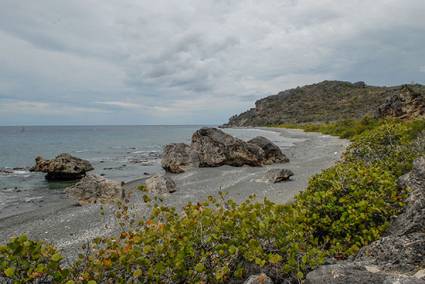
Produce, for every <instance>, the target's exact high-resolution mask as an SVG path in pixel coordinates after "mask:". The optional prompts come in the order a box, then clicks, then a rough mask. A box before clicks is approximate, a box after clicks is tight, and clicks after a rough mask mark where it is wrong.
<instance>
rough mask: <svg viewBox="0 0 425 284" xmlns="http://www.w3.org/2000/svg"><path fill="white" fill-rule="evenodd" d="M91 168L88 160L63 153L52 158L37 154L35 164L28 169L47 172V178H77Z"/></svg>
mask: <svg viewBox="0 0 425 284" xmlns="http://www.w3.org/2000/svg"><path fill="white" fill-rule="evenodd" d="M91 170H93V166H92V165H91V164H90V162H89V161H86V160H83V159H80V158H76V157H73V156H71V155H70V154H67V153H63V154H60V155H59V156H57V157H56V158H54V159H52V160H44V159H43V158H42V157H40V156H38V157H37V158H35V165H34V166H33V167H32V168H31V169H30V171H32V172H43V173H47V175H46V179H47V180H77V179H81V178H82V177H84V176H85V175H86V173H87V172H88V171H91Z"/></svg>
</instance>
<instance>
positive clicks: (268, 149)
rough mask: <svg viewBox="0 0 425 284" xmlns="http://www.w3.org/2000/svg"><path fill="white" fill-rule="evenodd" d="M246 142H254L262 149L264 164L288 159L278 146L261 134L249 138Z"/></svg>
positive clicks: (285, 161)
mask: <svg viewBox="0 0 425 284" xmlns="http://www.w3.org/2000/svg"><path fill="white" fill-rule="evenodd" d="M248 143H251V144H255V145H257V146H259V147H260V148H261V149H263V151H264V155H265V160H264V163H265V164H273V163H287V162H289V159H288V158H287V157H286V156H285V155H284V154H283V153H282V151H281V150H280V148H279V146H277V145H276V144H274V143H273V142H272V141H270V140H269V139H267V138H265V137H263V136H257V137H255V138H253V139H251V140H249V141H248Z"/></svg>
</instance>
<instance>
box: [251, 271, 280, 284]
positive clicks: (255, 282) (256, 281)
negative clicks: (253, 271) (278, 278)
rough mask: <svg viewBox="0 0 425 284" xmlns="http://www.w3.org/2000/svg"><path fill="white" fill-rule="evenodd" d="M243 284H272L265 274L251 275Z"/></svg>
mask: <svg viewBox="0 0 425 284" xmlns="http://www.w3.org/2000/svg"><path fill="white" fill-rule="evenodd" d="M244 284H273V281H272V279H271V278H270V277H268V276H267V275H266V274H264V273H261V274H258V275H251V276H249V277H248V279H247V280H246V281H245V282H244Z"/></svg>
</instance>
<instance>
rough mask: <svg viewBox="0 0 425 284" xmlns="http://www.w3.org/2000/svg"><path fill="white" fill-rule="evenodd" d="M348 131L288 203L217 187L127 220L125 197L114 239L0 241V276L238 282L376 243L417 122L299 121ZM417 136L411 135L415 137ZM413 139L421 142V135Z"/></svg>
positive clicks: (293, 275)
mask: <svg viewBox="0 0 425 284" xmlns="http://www.w3.org/2000/svg"><path fill="white" fill-rule="evenodd" d="M301 127H303V128H305V129H307V130H314V131H317V130H320V131H322V132H324V133H330V134H334V135H340V136H341V137H346V138H350V139H351V140H352V141H353V143H352V144H351V145H350V146H349V148H348V149H347V151H346V152H345V155H344V158H343V159H342V160H341V161H340V162H339V163H337V164H336V165H335V166H333V167H331V168H329V169H327V170H325V171H323V172H322V173H320V174H317V175H316V176H314V177H313V178H312V179H311V180H310V182H309V184H308V187H307V189H306V190H305V191H304V192H302V193H300V194H298V195H297V196H296V198H295V201H294V202H293V203H291V204H275V203H273V202H271V201H269V200H263V201H261V202H258V201H256V200H255V198H254V197H252V198H250V199H248V200H246V201H245V202H242V203H241V204H236V203H235V202H234V201H232V200H228V199H226V197H225V194H221V195H220V196H218V197H215V198H214V197H210V198H209V199H208V200H206V201H204V202H199V203H196V204H188V205H187V206H186V207H185V208H184V210H183V212H177V211H176V210H175V209H174V208H170V207H167V206H164V205H162V204H161V202H160V200H159V199H158V198H156V197H153V196H151V195H150V194H148V193H147V194H146V195H145V201H146V203H147V205H148V206H150V209H151V210H150V214H149V216H146V219H144V220H141V221H140V222H138V223H137V224H136V225H131V224H133V222H132V220H131V219H132V217H131V216H130V215H129V213H128V212H129V211H128V208H127V205H126V204H121V205H120V208H121V209H120V210H119V211H118V212H117V214H118V215H119V217H120V218H121V220H122V222H123V228H126V229H124V230H123V232H122V233H121V234H120V236H118V237H115V238H114V237H110V238H103V239H96V240H95V241H93V242H92V243H91V244H90V245H89V246H88V247H86V249H85V250H83V251H85V252H86V253H82V254H81V255H80V256H79V258H78V260H76V261H75V262H74V263H72V264H70V265H68V266H67V265H66V263H65V262H64V261H63V257H62V256H61V255H60V253H59V252H58V251H57V250H56V249H54V248H53V247H51V246H50V245H48V244H45V243H43V242H34V241H31V240H28V239H27V238H26V237H24V236H20V237H17V238H14V239H12V240H10V241H9V242H8V243H7V244H4V245H2V246H0V280H1V279H2V278H1V277H3V279H5V280H6V281H10V282H13V283H27V282H35V281H36V280H49V281H53V282H58V283H68V284H71V283H90V284H93V283H229V282H231V283H239V282H243V280H244V279H246V278H247V276H249V275H250V274H252V273H257V272H259V271H263V272H265V273H266V274H267V275H269V276H270V277H272V278H273V279H274V280H276V282H277V283H281V282H282V281H283V279H289V280H291V281H294V282H295V281H301V280H302V279H303V278H304V277H305V275H306V272H308V271H310V270H312V269H313V268H315V267H317V266H318V265H320V264H322V263H324V262H325V261H326V259H328V258H336V259H344V258H347V257H348V256H350V255H352V254H355V253H356V252H357V251H358V250H359V248H361V247H362V246H364V245H366V244H368V243H370V242H372V241H374V240H376V239H377V238H378V237H379V236H381V234H382V233H383V232H384V231H385V229H386V228H387V227H388V225H389V223H390V221H391V218H392V217H393V216H394V215H397V214H399V213H400V211H401V209H402V207H403V205H404V200H405V198H406V197H407V192H406V191H404V190H402V189H400V188H399V187H397V183H396V181H397V177H398V176H400V175H402V174H404V173H406V172H407V171H409V169H410V167H411V164H412V161H413V159H414V158H415V157H416V156H418V155H423V153H424V151H425V149H424V146H423V145H424V143H423V142H421V143H419V141H418V139H423V138H424V135H423V133H424V130H425V121H422V120H416V121H410V122H400V121H395V120H382V121H377V120H373V119H370V118H365V119H363V120H360V121H343V122H339V123H330V124H324V125H314V126H313V125H302V126H301ZM418 137H419V138H418ZM421 141H422V140H421Z"/></svg>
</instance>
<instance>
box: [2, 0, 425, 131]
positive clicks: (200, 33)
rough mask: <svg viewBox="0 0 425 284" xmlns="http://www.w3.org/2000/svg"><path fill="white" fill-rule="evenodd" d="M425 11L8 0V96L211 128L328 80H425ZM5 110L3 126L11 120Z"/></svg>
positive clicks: (221, 2) (277, 2)
mask: <svg viewBox="0 0 425 284" xmlns="http://www.w3.org/2000/svg"><path fill="white" fill-rule="evenodd" d="M424 10H425V2H424V1H423V0H411V1H409V3H408V4H406V3H405V2H403V1H399V0H377V1H372V2H371V1H367V0H347V1H334V0H266V1H253V0H240V1H229V0H205V1H198V0H157V1H147V0H141V1H140V0H137V1H136V0H111V1H101V0H75V1H57V0H45V1H41V2H40V1H34V2H25V3H23V2H21V1H15V0H3V1H2V9H1V10H0V42H1V43H2V44H1V45H0V99H2V98H3V99H14V100H19V101H31V102H47V103H49V104H53V105H57V106H59V105H62V106H67V108H68V109H69V110H74V111H78V109H81V108H83V109H87V110H90V109H96V110H101V112H93V113H92V115H90V116H87V117H84V119H83V118H81V123H91V120H93V121H94V120H96V121H103V122H104V123H110V122H113V123H115V122H121V123H129V122H131V120H132V119H133V117H137V118H138V119H142V120H140V121H139V123H145V122H146V123H152V122H155V123H168V122H170V121H171V122H173V123H182V122H192V123H196V122H198V121H202V122H210V123H213V122H223V121H225V120H226V118H227V117H229V116H230V115H232V114H234V113H237V112H240V111H242V110H244V109H246V108H248V107H249V106H253V103H254V100H255V99H256V98H259V97H263V96H266V95H270V94H273V93H276V92H278V91H280V90H283V89H286V88H289V87H295V86H298V85H304V84H307V83H313V82H317V81H320V80H323V79H342V80H351V81H357V80H364V81H366V82H368V83H371V84H399V83H403V82H410V81H417V82H424V80H423V76H422V75H423V72H424V71H423V66H422V67H421V66H419V65H418V58H424V57H425V49H422V48H420V47H421V46H423V45H424V44H425V38H424V36H423V34H424V33H425V18H424V17H423V16H422V13H423V11H424ZM418 70H419V71H418ZM0 103H2V101H1V100H0ZM3 109H4V108H1V107H0V121H6V120H5V119H4V118H5V116H6V115H8V116H9V117H8V119H7V121H13V118H11V117H10V112H9V113H5V112H4V111H2V110H3ZM34 109H35V110H37V109H39V111H40V114H42V111H44V110H43V109H42V108H41V107H38V108H34ZM141 111H142V112H143V116H141V115H140V112H141ZM76 113H77V112H76ZM118 114H119V115H118ZM22 117H25V113H24V114H21V118H20V120H19V121H22V119H23V118H22ZM117 117H118V118H117ZM31 119H34V117H31ZM57 119H58V120H60V121H63V122H64V123H66V122H67V119H69V118H64V117H62V118H61V117H58V118H57ZM16 121H18V120H16Z"/></svg>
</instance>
